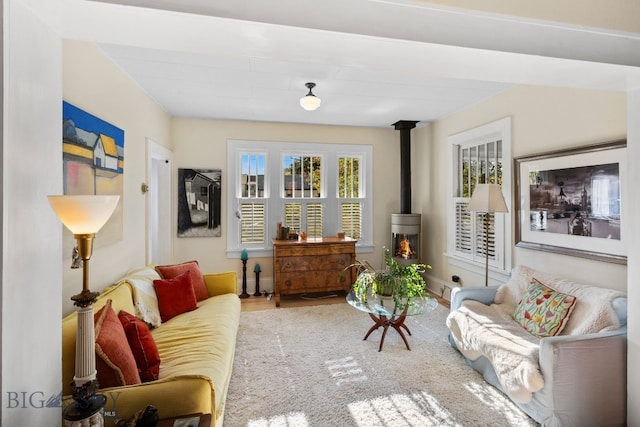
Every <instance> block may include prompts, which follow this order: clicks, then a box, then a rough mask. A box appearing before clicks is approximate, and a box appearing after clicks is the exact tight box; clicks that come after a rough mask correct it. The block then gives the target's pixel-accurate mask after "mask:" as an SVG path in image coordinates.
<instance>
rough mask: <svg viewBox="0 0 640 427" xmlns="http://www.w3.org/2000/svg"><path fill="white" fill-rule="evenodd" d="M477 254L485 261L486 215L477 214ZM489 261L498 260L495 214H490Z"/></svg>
mask: <svg viewBox="0 0 640 427" xmlns="http://www.w3.org/2000/svg"><path fill="white" fill-rule="evenodd" d="M475 236H476V239H475V240H476V254H477V256H478V257H479V258H480V259H482V260H484V259H485V257H486V252H485V251H486V245H485V242H486V240H485V239H486V236H487V235H486V222H485V219H484V213H477V214H476V233H475ZM488 238H489V251H488V252H489V261H494V260H495V259H496V233H495V214H492V213H490V214H489V236H488Z"/></svg>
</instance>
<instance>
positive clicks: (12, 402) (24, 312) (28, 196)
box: [0, 0, 62, 426]
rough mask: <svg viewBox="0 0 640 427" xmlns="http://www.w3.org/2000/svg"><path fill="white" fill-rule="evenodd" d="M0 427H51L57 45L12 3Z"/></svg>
mask: <svg viewBox="0 0 640 427" xmlns="http://www.w3.org/2000/svg"><path fill="white" fill-rule="evenodd" d="M1 7H2V14H3V17H4V20H3V36H2V37H3V41H4V43H3V48H2V51H3V53H4V56H3V57H4V60H3V73H2V74H3V77H4V79H3V82H4V83H3V89H2V95H3V119H2V130H3V135H2V154H0V160H1V161H2V167H1V168H0V170H1V171H2V172H1V173H2V178H1V179H0V181H1V182H2V202H1V203H0V207H1V211H2V221H1V222H2V232H1V233H0V235H1V236H2V250H1V253H2V267H1V268H0V271H1V272H2V279H1V281H0V282H1V287H2V295H1V296H0V304H1V308H0V315H1V316H2V320H1V325H2V346H1V351H0V355H1V362H0V364H1V367H2V372H1V373H0V381H1V382H2V385H1V386H0V390H1V391H2V409H0V414H1V415H2V417H1V419H0V425H3V426H44V425H58V424H59V422H60V421H59V420H60V416H61V412H60V408H55V407H54V408H47V407H44V403H45V402H46V401H47V399H49V398H50V397H55V396H57V394H58V393H59V392H60V384H61V381H62V373H61V370H60V358H61V334H60V317H61V315H62V314H61V306H60V299H61V286H60V281H61V277H62V271H61V268H60V256H61V250H60V248H61V245H62V237H61V236H62V233H61V224H60V222H59V221H58V219H57V218H56V216H55V214H54V213H53V210H52V209H51V207H50V206H49V202H48V201H47V197H46V196H47V195H49V194H59V191H60V190H61V189H62V169H61V168H60V161H59V159H60V145H59V143H60V135H61V132H60V129H61V126H60V125H61V123H60V120H59V117H60V116H61V114H62V105H61V103H60V98H61V96H62V87H61V83H60V82H61V79H62V64H61V59H60V54H61V51H62V43H61V41H60V39H59V38H58V37H57V36H56V35H55V33H53V32H52V31H51V29H50V28H48V27H46V26H45V25H42V22H41V21H40V20H39V19H37V17H35V16H34V15H33V14H32V12H31V11H30V10H29V8H28V7H27V6H25V5H24V4H22V2H21V1H18V0H9V1H4V2H3V4H2V6H1Z"/></svg>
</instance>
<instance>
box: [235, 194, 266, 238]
mask: <svg viewBox="0 0 640 427" xmlns="http://www.w3.org/2000/svg"><path fill="white" fill-rule="evenodd" d="M240 213H241V220H240V241H241V242H242V243H243V244H246V243H264V236H265V204H264V203H242V204H241V205H240Z"/></svg>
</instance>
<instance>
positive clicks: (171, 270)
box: [156, 260, 209, 301]
mask: <svg viewBox="0 0 640 427" xmlns="http://www.w3.org/2000/svg"><path fill="white" fill-rule="evenodd" d="M156 271H157V272H158V274H159V275H160V277H162V278H163V279H173V278H174V277H176V276H179V275H180V274H182V273H184V272H185V271H189V272H190V274H191V283H192V284H193V289H194V291H195V293H196V299H197V300H198V301H202V300H203V299H207V298H209V291H208V290H207V285H206V284H205V283H204V277H203V276H202V272H201V271H200V265H199V264H198V261H195V260H194V261H188V262H183V263H182V264H175V265H157V266H156Z"/></svg>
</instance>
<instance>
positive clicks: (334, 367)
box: [325, 357, 368, 386]
mask: <svg viewBox="0 0 640 427" xmlns="http://www.w3.org/2000/svg"><path fill="white" fill-rule="evenodd" d="M325 364H326V365H327V369H329V372H330V373H331V377H332V378H337V379H338V380H337V381H336V385H338V386H340V385H343V384H346V383H350V382H361V381H366V380H367V379H368V378H367V376H366V375H364V373H363V372H364V371H363V370H362V368H360V367H359V366H358V362H356V361H355V359H354V358H353V357H345V358H343V359H338V360H329V361H326V362H325Z"/></svg>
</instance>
